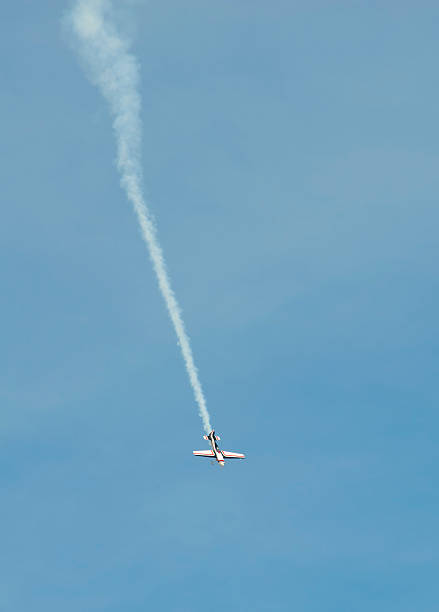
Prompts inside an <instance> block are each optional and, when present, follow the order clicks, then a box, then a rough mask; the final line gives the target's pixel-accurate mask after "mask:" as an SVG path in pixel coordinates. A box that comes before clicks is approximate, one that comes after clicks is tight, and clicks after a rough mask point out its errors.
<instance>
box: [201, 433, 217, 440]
mask: <svg viewBox="0 0 439 612" xmlns="http://www.w3.org/2000/svg"><path fill="white" fill-rule="evenodd" d="M210 434H213V437H214V438H215V440H221V438H220V437H219V436H217V435H216V433H215V432H214V431H211V432H210ZM210 434H209V436H210ZM209 436H203V438H204V439H205V440H208V439H209Z"/></svg>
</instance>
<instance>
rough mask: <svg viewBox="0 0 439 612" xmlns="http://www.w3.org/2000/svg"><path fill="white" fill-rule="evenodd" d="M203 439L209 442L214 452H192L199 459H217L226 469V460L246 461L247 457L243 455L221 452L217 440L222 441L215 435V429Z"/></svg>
mask: <svg viewBox="0 0 439 612" xmlns="http://www.w3.org/2000/svg"><path fill="white" fill-rule="evenodd" d="M203 438H204V439H205V440H209V442H210V445H211V447H212V450H198V451H192V452H193V454H194V455H196V456H197V457H210V458H211V459H213V458H215V459H216V460H217V461H218V464H219V465H220V466H221V467H224V459H245V455H243V454H242V453H231V452H229V451H223V450H220V449H219V448H218V444H217V443H216V441H217V440H220V437H219V436H217V435H216V434H215V430H214V429H213V430H212V431H211V432H210V434H208V435H207V436H203Z"/></svg>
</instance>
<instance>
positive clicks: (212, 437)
mask: <svg viewBox="0 0 439 612" xmlns="http://www.w3.org/2000/svg"><path fill="white" fill-rule="evenodd" d="M207 438H208V440H209V442H210V445H211V447H212V450H213V454H214V455H215V459H216V460H217V461H218V463H219V464H220V465H224V455H223V454H222V452H221V451H220V449H219V448H218V444H217V443H216V440H215V432H214V431H211V432H210V434H209V435H208V436H207Z"/></svg>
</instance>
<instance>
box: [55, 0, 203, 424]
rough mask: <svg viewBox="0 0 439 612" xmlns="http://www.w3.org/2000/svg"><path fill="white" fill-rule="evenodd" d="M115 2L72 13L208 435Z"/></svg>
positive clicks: (79, 6)
mask: <svg viewBox="0 0 439 612" xmlns="http://www.w3.org/2000/svg"><path fill="white" fill-rule="evenodd" d="M111 10H112V7H111V1H110V0H78V1H77V2H76V4H75V6H74V7H73V10H72V12H71V13H70V15H69V16H68V20H67V21H68V24H69V25H70V27H71V29H72V31H73V34H74V38H75V42H76V44H75V48H77V50H78V52H79V54H80V56H81V58H82V60H83V61H84V66H85V69H86V71H87V73H88V74H89V77H90V80H91V81H92V82H93V83H94V84H95V85H97V86H98V87H99V89H100V90H101V92H102V94H103V96H104V98H105V99H106V100H107V101H108V103H109V105H110V110H111V114H112V115H113V117H114V123H113V127H114V131H115V133H116V140H117V153H118V155H117V164H118V169H119V171H120V174H121V184H122V186H123V188H124V189H125V191H126V194H127V197H128V200H130V202H131V203H132V204H133V206H134V210H135V212H136V214H137V219H138V221H139V224H140V228H141V232H142V237H143V239H144V241H145V242H146V245H147V247H148V251H149V255H150V257H151V260H152V264H153V267H154V271H155V273H156V275H157V280H158V284H159V287H160V291H161V294H162V296H163V298H164V300H165V303H166V307H167V309H168V313H169V316H170V317H171V320H172V324H173V326H174V329H175V333H176V334H177V338H178V341H179V345H180V348H181V352H182V355H183V359H184V363H185V366H186V370H187V373H188V376H189V380H190V383H191V386H192V389H193V392H194V395H195V399H196V401H197V404H198V408H199V413H200V416H201V418H202V420H203V425H204V429H205V431H206V433H208V432H209V431H211V429H212V427H211V425H210V419H209V413H208V411H207V407H206V400H205V398H204V394H203V390H202V388H201V383H200V381H199V378H198V372H197V368H196V367H195V363H194V358H193V355H192V349H191V346H190V342H189V337H188V335H187V333H186V330H185V327H184V323H183V319H182V316H181V311H180V308H179V306H178V303H177V300H176V298H175V295H174V292H173V291H172V288H171V283H170V280H169V276H168V272H167V270H166V264H165V261H164V258H163V252H162V249H161V247H160V244H159V241H158V238H157V232H156V228H155V225H154V221H153V218H152V216H151V213H150V211H149V210H148V206H147V203H146V201H145V197H144V195H143V189H142V170H141V163H140V161H141V152H140V146H141V136H140V135H141V121H140V106H141V100H140V94H139V89H140V88H139V69H138V64H137V60H136V58H135V57H134V56H133V55H132V54H131V53H129V51H128V44H127V42H126V41H125V40H123V38H122V37H121V36H120V35H119V33H118V32H117V30H116V28H115V27H114V25H113V24H112V22H111Z"/></svg>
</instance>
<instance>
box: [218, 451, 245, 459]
mask: <svg viewBox="0 0 439 612" xmlns="http://www.w3.org/2000/svg"><path fill="white" fill-rule="evenodd" d="M221 452H222V454H223V455H224V457H225V458H226V459H245V455H243V454H242V453H231V452H230V451H221Z"/></svg>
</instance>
